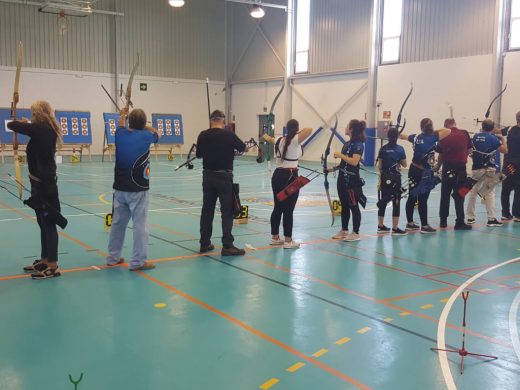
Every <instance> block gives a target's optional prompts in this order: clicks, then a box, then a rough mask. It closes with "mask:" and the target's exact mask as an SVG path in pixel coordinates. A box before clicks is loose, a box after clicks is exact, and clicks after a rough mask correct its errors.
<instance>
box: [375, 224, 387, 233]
mask: <svg viewBox="0 0 520 390" xmlns="http://www.w3.org/2000/svg"><path fill="white" fill-rule="evenodd" d="M389 231H390V228H389V227H386V226H385V225H383V226H379V225H378V226H377V232H378V233H388V232H389Z"/></svg>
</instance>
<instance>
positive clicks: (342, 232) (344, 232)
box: [332, 230, 348, 240]
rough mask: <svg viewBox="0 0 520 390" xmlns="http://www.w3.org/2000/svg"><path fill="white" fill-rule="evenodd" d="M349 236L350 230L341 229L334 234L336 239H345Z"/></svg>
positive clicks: (333, 237)
mask: <svg viewBox="0 0 520 390" xmlns="http://www.w3.org/2000/svg"><path fill="white" fill-rule="evenodd" d="M347 236H348V230H340V231H339V232H337V233H336V234H334V235H333V236H332V239H334V240H344V239H345V238H346V237H347Z"/></svg>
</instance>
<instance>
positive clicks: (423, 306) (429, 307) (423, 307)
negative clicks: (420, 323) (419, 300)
mask: <svg viewBox="0 0 520 390" xmlns="http://www.w3.org/2000/svg"><path fill="white" fill-rule="evenodd" d="M432 307H433V305H432V304H431V303H428V304H427V305H422V306H421V309H431V308H432Z"/></svg>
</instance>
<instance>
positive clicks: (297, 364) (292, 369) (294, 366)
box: [287, 362, 305, 372]
mask: <svg viewBox="0 0 520 390" xmlns="http://www.w3.org/2000/svg"><path fill="white" fill-rule="evenodd" d="M303 366H305V363H302V362H298V363H296V364H293V365H292V366H291V367H289V368H288V369H287V371H289V372H296V371H298V370H299V369H300V368H302V367H303Z"/></svg>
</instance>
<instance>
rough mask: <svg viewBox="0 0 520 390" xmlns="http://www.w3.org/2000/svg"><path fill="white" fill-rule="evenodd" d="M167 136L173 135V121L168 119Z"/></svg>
mask: <svg viewBox="0 0 520 390" xmlns="http://www.w3.org/2000/svg"><path fill="white" fill-rule="evenodd" d="M166 135H172V121H171V120H170V119H166Z"/></svg>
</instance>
